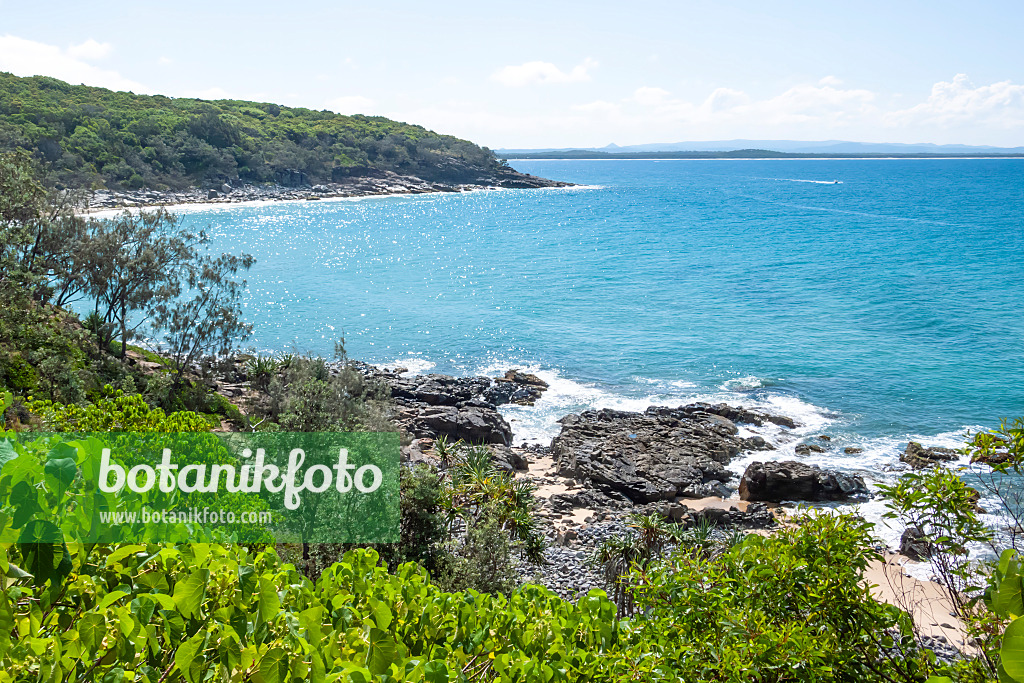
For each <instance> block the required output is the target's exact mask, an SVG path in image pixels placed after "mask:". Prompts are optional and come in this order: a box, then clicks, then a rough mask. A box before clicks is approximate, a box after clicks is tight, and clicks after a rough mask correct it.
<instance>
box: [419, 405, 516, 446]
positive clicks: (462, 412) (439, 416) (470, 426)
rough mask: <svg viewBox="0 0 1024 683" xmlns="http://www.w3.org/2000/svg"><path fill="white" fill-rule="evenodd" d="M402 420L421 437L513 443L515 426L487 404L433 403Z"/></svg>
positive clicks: (472, 441)
mask: <svg viewBox="0 0 1024 683" xmlns="http://www.w3.org/2000/svg"><path fill="white" fill-rule="evenodd" d="M404 415H405V416H408V419H406V420H402V419H401V417H402V414H401V413H400V416H399V423H400V424H401V425H402V426H404V427H406V428H407V429H409V431H410V432H411V433H412V434H413V435H414V436H417V437H430V438H434V437H437V436H445V437H448V438H449V439H462V440H463V441H466V442H468V443H486V444H503V445H505V446H507V445H509V444H510V443H512V428H511V427H509V425H508V422H506V421H505V418H503V417H502V416H501V415H500V414H499V413H498V412H497V411H495V410H490V409H483V408H472V407H471V408H464V409H460V408H456V407H454V406H429V407H425V408H423V409H422V410H420V411H417V412H414V413H412V414H410V413H409V412H408V411H407V412H405V413H404Z"/></svg>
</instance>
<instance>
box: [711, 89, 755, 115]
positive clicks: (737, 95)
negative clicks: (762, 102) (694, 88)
mask: <svg viewBox="0 0 1024 683" xmlns="http://www.w3.org/2000/svg"><path fill="white" fill-rule="evenodd" d="M749 103H750V97H749V96H747V94H746V93H745V92H742V91H740V90H733V89H732V88H716V89H715V91H714V92H713V93H711V94H710V95H708V98H707V99H706V100H704V107H705V108H706V109H707V110H708V111H712V112H721V111H728V110H729V109H733V108H735V107H742V106H744V105H746V104H749Z"/></svg>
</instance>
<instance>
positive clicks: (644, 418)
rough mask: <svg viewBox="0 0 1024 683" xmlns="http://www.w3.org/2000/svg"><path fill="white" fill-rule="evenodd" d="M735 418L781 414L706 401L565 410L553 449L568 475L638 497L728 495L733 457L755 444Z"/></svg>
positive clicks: (640, 499)
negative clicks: (726, 486)
mask: <svg viewBox="0 0 1024 683" xmlns="http://www.w3.org/2000/svg"><path fill="white" fill-rule="evenodd" d="M734 419H735V420H740V421H744V422H753V423H755V424H762V423H763V422H766V421H775V420H776V419H778V418H777V417H776V416H769V415H764V414H761V413H755V412H752V411H746V410H743V409H740V408H733V407H731V406H727V405H725V404H719V405H714V406H713V405H710V404H705V403H698V404H693V405H689V406H683V407H680V408H667V407H651V408H648V409H647V410H646V411H645V412H643V413H630V412H623V411H617V410H596V411H595V410H589V411H586V412H584V413H581V414H579V415H568V416H566V417H564V418H562V420H561V421H560V422H561V425H562V430H561V432H560V433H559V435H558V436H557V437H555V439H554V440H553V441H552V442H551V454H552V456H553V457H554V460H555V464H556V466H557V468H558V473H559V474H560V475H561V476H564V477H571V478H573V479H575V480H577V481H579V482H581V483H583V485H585V486H588V487H592V488H596V489H598V490H600V491H603V492H605V493H609V494H611V493H614V494H617V495H621V496H625V497H626V498H628V499H629V500H630V501H632V502H633V503H636V504H643V503H649V502H653V501H659V500H674V499H675V498H676V497H677V496H684V497H691V498H703V497H706V496H720V495H722V494H723V485H724V484H725V482H727V481H729V479H730V478H732V476H733V475H732V473H731V472H730V471H729V470H728V469H727V468H726V465H727V464H728V463H729V461H730V460H731V459H732V458H733V457H734V456H735V455H737V454H738V453H739V452H740V451H741V450H743V449H744V448H745V447H746V446H747V443H746V441H745V440H744V439H741V438H740V437H738V436H737V433H738V431H739V430H738V428H737V427H736V424H735V422H734ZM758 445H761V444H758ZM762 447H763V446H762Z"/></svg>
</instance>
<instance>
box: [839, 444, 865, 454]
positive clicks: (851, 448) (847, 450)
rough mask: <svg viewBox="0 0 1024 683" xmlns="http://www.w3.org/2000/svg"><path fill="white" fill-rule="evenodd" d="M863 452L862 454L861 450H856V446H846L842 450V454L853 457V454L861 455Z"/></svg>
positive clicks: (862, 450)
mask: <svg viewBox="0 0 1024 683" xmlns="http://www.w3.org/2000/svg"><path fill="white" fill-rule="evenodd" d="M863 452H864V449H863V448H857V447H856V446H847V447H846V448H844V449H843V453H848V454H850V455H853V454H854V453H863Z"/></svg>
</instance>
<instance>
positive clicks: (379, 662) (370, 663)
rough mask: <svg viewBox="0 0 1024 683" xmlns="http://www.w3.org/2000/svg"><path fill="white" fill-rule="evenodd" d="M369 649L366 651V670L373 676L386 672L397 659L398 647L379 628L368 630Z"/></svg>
mask: <svg viewBox="0 0 1024 683" xmlns="http://www.w3.org/2000/svg"><path fill="white" fill-rule="evenodd" d="M369 645H370V647H369V648H368V649H367V650H366V668H368V669H369V670H370V672H371V673H372V674H373V675H374V676H379V675H380V674H383V673H385V672H387V670H388V669H390V668H391V665H392V664H393V663H394V662H395V661H396V660H397V659H398V646H397V645H396V644H395V640H394V638H392V637H391V634H390V633H388V632H387V631H382V630H381V629H379V628H371V629H370V637H369Z"/></svg>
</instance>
